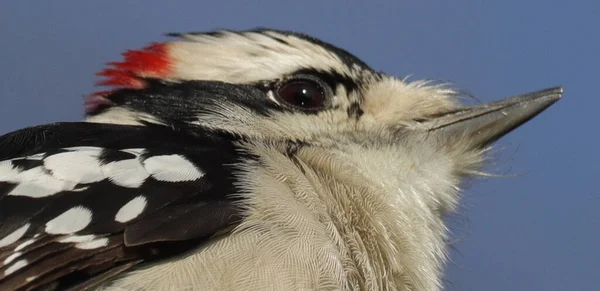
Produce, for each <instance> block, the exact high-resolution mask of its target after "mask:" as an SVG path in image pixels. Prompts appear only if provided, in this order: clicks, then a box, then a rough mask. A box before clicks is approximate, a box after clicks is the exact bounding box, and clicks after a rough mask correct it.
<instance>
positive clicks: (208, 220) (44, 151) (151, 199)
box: [0, 122, 248, 290]
mask: <svg viewBox="0 0 600 291" xmlns="http://www.w3.org/2000/svg"><path fill="white" fill-rule="evenodd" d="M73 147H94V148H99V149H100V150H101V152H100V154H99V155H98V157H97V158H98V161H99V164H100V165H106V164H109V163H111V162H118V161H123V160H130V159H139V161H140V162H141V163H142V162H144V161H145V160H146V159H149V158H152V157H156V156H161V155H163V156H169V155H177V156H180V157H183V158H184V159H185V160H186V161H189V162H190V163H191V164H193V165H194V167H197V168H199V169H202V172H203V175H202V176H201V177H200V178H195V179H192V180H186V181H165V180H164V179H163V180H161V179H159V178H157V177H156V176H149V177H148V178H147V179H145V180H144V181H143V183H140V185H139V187H124V186H121V185H118V183H115V182H114V181H111V179H109V177H107V178H106V179H102V180H99V181H94V182H91V183H82V184H77V185H75V186H74V187H72V188H65V189H63V190H62V191H59V192H57V193H54V194H52V195H46V196H43V197H29V196H19V195H11V194H10V193H11V191H13V190H14V189H15V187H17V186H18V185H19V181H14V180H10V177H9V176H5V177H3V176H2V172H1V171H0V240H1V239H2V238H5V237H7V236H8V235H10V234H11V233H14V232H15V231H16V230H19V229H20V228H24V229H26V231H25V233H24V234H23V235H21V236H20V237H19V238H18V239H17V240H16V241H15V242H13V243H11V244H8V245H6V246H4V247H0V265H1V266H0V290H16V289H23V290H29V289H33V288H36V289H37V288H40V287H44V288H47V287H55V288H59V289H61V290H62V289H67V288H76V289H80V290H84V289H87V288H88V287H91V286H95V285H97V284H100V283H101V282H102V281H103V280H107V279H109V278H111V277H112V276H115V275H117V274H119V273H121V272H123V271H126V270H128V269H129V268H131V267H133V266H135V265H137V264H138V263H144V262H148V261H152V260H156V259H160V258H163V257H165V256H168V255H172V254H177V253H181V252H184V251H186V250H188V249H190V248H192V247H196V246H198V245H199V244H201V243H202V242H203V241H204V240H206V238H208V237H210V236H211V235H213V234H215V233H216V232H219V231H220V230H223V229H226V228H229V227H230V226H231V225H233V224H235V223H236V222H238V221H239V219H240V214H239V212H238V209H237V208H236V207H235V206H234V205H235V204H234V201H233V200H232V198H231V194H233V193H236V192H237V189H235V186H234V185H235V184H236V183H235V182H234V179H235V175H232V172H234V171H235V169H234V166H233V165H235V164H236V163H238V162H239V161H240V159H242V158H248V157H247V156H242V155H243V154H242V153H241V151H239V149H238V148H237V147H236V145H235V143H234V141H233V137H230V136H227V135H224V134H217V133H210V132H194V133H193V134H190V133H189V132H183V131H178V130H174V129H172V128H167V127H163V126H155V125H150V126H129V125H111V124H96V123H82V122H76V123H55V124H48V125H43V126H36V127H31V128H26V129H23V130H19V131H16V132H12V133H9V134H6V135H4V136H1V137H0V162H2V161H8V160H10V163H11V165H10V167H12V168H10V169H13V170H14V173H17V174H21V173H23V172H24V171H27V170H31V169H35V168H36V167H42V168H43V167H44V161H45V159H46V158H48V157H49V156H52V155H54V154H56V153H62V152H65V151H69V150H71V149H70V148H73ZM126 149H143V150H140V151H142V154H140V155H139V156H136V155H135V154H134V153H131V152H130V151H127V150H126ZM0 170H1V168H0ZM9 172H10V171H9ZM10 173H13V172H10ZM10 173H9V175H10ZM52 174H53V173H51V171H50V173H48V175H52ZM140 195H143V197H144V198H145V199H146V202H147V203H146V204H145V208H143V212H142V213H141V214H140V215H138V216H136V217H135V218H133V219H131V220H129V221H126V222H119V221H116V220H115V213H117V212H118V211H119V209H120V208H121V207H123V206H124V205H125V204H126V203H127V202H128V201H131V200H132V199H133V198H135V197H138V196H140ZM75 206H81V207H84V208H86V209H89V210H90V211H91V213H92V215H91V217H92V218H91V221H90V222H89V223H88V224H87V225H86V226H85V228H83V229H81V230H79V231H76V232H73V233H67V234H52V233H47V232H46V231H45V228H46V223H47V222H48V221H50V220H51V219H53V218H56V217H57V216H58V215H60V214H61V213H64V212H65V211H67V210H69V209H71V208H73V207H75ZM26 226H27V227H26ZM69 239H70V240H69ZM85 243H88V245H87V247H86V245H85ZM89 243H91V244H89ZM90 246H92V247H91V248H90ZM19 261H21V262H20V265H17V263H19ZM3 262H4V263H3ZM23 262H25V263H23ZM17 267H18V268H17ZM11 268H12V269H11Z"/></svg>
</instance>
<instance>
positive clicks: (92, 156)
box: [44, 147, 105, 184]
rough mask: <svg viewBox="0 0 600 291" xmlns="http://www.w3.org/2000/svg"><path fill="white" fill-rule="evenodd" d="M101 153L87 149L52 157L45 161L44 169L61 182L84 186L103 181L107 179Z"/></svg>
mask: <svg viewBox="0 0 600 291" xmlns="http://www.w3.org/2000/svg"><path fill="white" fill-rule="evenodd" d="M101 151H102V149H101V148H88V147H85V148H81V149H80V148H77V149H75V150H72V151H69V152H64V153H59V154H55V155H51V156H48V157H46V158H45V159H44V167H46V169H48V170H49V171H50V172H51V173H52V176H55V177H56V178H58V179H61V180H66V181H72V182H75V183H84V184H87V183H93V182H98V181H102V180H104V179H105V177H104V175H102V172H101V171H100V161H99V160H98V156H99V155H100V152H101Z"/></svg>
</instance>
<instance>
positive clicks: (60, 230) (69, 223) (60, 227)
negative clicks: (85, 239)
mask: <svg viewBox="0 0 600 291" xmlns="http://www.w3.org/2000/svg"><path fill="white" fill-rule="evenodd" d="M91 221H92V212H91V211H90V210H89V209H87V208H85V207H83V206H76V207H73V208H71V209H69V210H67V211H65V212H64V213H63V214H61V215H59V216H57V217H55V218H54V219H52V220H50V221H48V223H46V232H47V233H49V234H71V233H74V232H77V231H80V230H82V229H84V228H85V227H86V226H88V224H90V222H91Z"/></svg>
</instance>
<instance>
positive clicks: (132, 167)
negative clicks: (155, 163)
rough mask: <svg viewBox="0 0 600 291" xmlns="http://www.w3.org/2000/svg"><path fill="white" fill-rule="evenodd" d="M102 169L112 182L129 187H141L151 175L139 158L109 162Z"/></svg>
mask: <svg viewBox="0 0 600 291" xmlns="http://www.w3.org/2000/svg"><path fill="white" fill-rule="evenodd" d="M101 171H102V173H103V174H104V176H106V177H108V179H109V180H110V181H111V182H112V183H114V184H116V185H118V186H121V187H127V188H137V187H140V186H141V185H142V184H143V183H144V181H146V179H148V177H150V174H148V172H146V169H144V167H143V166H142V164H141V163H140V161H139V160H137V159H129V160H122V161H117V162H112V163H108V164H106V165H104V166H102V168H101Z"/></svg>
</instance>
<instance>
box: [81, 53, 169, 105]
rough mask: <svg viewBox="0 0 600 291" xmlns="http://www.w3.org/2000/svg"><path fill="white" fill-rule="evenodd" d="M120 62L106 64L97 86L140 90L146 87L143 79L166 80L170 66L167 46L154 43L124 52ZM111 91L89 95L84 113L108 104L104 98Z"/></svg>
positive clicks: (99, 74)
mask: <svg viewBox="0 0 600 291" xmlns="http://www.w3.org/2000/svg"><path fill="white" fill-rule="evenodd" d="M122 55H123V57H124V58H125V59H124V60H123V61H122V62H111V63H108V65H109V68H107V69H105V70H103V71H101V72H99V73H97V74H96V75H98V76H102V77H104V80H101V81H99V82H97V83H96V85H98V86H111V87H117V89H118V88H131V89H142V88H144V87H145V86H146V82H145V81H144V78H163V79H164V78H167V77H168V76H169V73H170V69H171V64H170V59H169V56H168V51H167V45H166V44H164V43H154V44H152V45H150V46H147V47H145V48H143V49H141V50H129V51H126V52H124V53H123V54H122ZM112 92H113V91H103V92H97V93H94V94H92V95H90V96H89V97H88V98H87V99H88V100H86V102H85V105H86V112H88V113H90V112H93V111H95V109H96V108H97V107H98V106H100V105H104V104H109V103H110V102H109V101H108V100H107V99H105V98H104V96H107V95H109V94H110V93H112ZM101 100H102V101H101Z"/></svg>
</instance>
